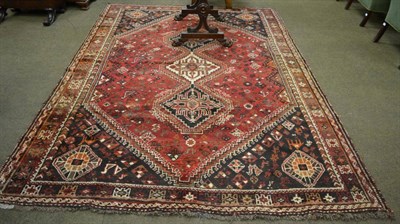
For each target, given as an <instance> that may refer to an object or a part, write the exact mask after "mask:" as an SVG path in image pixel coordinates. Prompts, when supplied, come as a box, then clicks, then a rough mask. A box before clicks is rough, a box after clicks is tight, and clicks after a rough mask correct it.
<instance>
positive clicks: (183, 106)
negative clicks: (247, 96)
mask: <svg viewBox="0 0 400 224" xmlns="http://www.w3.org/2000/svg"><path fill="white" fill-rule="evenodd" d="M161 105H162V106H163V107H164V108H165V109H167V111H169V112H170V113H171V115H173V116H174V117H176V118H177V119H178V120H179V121H181V122H182V123H183V124H185V125H186V126H187V127H188V128H196V127H198V126H199V125H200V124H202V123H203V122H205V121H206V120H208V119H209V118H210V117H212V116H214V115H215V114H216V113H217V112H218V111H219V110H220V109H221V108H223V107H224V105H222V104H221V103H220V102H219V101H218V100H216V99H214V98H213V97H211V96H210V95H208V94H206V93H204V92H203V91H201V90H200V89H198V88H196V87H195V86H194V85H193V84H192V85H191V86H190V87H189V88H188V89H185V90H184V91H182V92H181V93H179V94H176V95H175V96H174V97H172V98H171V99H169V100H168V101H166V102H165V103H162V104H161Z"/></svg>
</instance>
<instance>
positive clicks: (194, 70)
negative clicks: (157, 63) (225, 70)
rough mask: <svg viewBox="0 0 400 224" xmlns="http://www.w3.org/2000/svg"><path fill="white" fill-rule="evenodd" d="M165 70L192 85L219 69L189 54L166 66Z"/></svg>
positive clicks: (211, 63)
mask: <svg viewBox="0 0 400 224" xmlns="http://www.w3.org/2000/svg"><path fill="white" fill-rule="evenodd" d="M166 68H167V69H168V70H169V71H171V72H173V73H174V74H176V75H178V76H181V77H183V78H185V79H187V80H189V81H190V82H191V83H194V82H195V81H197V80H199V79H200V78H202V77H204V76H206V75H210V74H212V73H213V72H215V71H217V70H218V69H220V68H221V67H220V66H218V65H216V64H214V63H213V62H211V61H208V60H206V59H204V58H201V57H199V56H197V55H195V54H194V53H193V52H191V53H190V54H189V55H187V56H186V57H184V58H182V59H180V60H178V61H175V62H174V63H173V64H170V65H168V66H166Z"/></svg>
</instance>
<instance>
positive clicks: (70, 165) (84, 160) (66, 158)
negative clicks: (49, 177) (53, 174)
mask: <svg viewBox="0 0 400 224" xmlns="http://www.w3.org/2000/svg"><path fill="white" fill-rule="evenodd" d="M101 161H102V160H101V159H100V158H99V157H98V156H97V155H96V154H95V153H94V152H93V151H92V150H91V149H90V147H89V146H88V145H81V146H79V147H78V148H76V149H74V150H72V151H69V152H67V153H65V154H64V155H61V156H60V157H58V158H56V159H55V160H54V161H53V166H54V167H55V168H56V169H57V171H58V173H59V174H60V175H61V177H62V178H63V179H64V180H66V181H73V180H76V179H78V178H80V177H82V176H84V175H85V174H87V173H89V172H90V171H92V170H93V169H95V168H97V167H98V166H99V165H100V164H101Z"/></svg>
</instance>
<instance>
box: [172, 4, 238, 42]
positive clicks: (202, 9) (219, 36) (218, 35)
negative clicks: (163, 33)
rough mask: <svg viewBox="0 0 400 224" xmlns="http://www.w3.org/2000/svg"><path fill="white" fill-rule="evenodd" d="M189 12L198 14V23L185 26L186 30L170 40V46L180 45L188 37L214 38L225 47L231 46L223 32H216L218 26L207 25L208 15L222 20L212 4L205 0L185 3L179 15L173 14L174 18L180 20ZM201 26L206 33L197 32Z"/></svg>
mask: <svg viewBox="0 0 400 224" xmlns="http://www.w3.org/2000/svg"><path fill="white" fill-rule="evenodd" d="M189 14H197V15H198V16H199V23H198V24H197V26H195V27H189V28H187V32H182V33H181V34H180V36H179V37H178V38H177V39H175V40H174V41H173V42H172V46H174V47H177V46H181V45H182V44H184V43H185V42H186V41H187V40H189V39H215V40H218V41H219V42H220V43H221V44H222V45H223V46H225V47H230V46H232V42H231V41H228V40H227V39H226V38H225V36H224V33H223V32H218V28H216V27H210V26H209V25H208V22H207V17H208V15H212V16H214V17H215V18H216V19H217V20H222V18H221V17H220V16H219V14H218V10H215V9H213V6H211V5H209V4H208V1H207V0H197V1H196V2H195V3H194V4H192V5H187V6H186V8H184V9H182V11H181V13H180V14H179V15H177V16H175V20H177V21H179V20H182V19H183V18H185V17H186V16H187V15H189ZM203 27H204V29H205V30H207V31H208V33H204V32H203V33H200V32H198V31H199V30H200V29H201V28H203Z"/></svg>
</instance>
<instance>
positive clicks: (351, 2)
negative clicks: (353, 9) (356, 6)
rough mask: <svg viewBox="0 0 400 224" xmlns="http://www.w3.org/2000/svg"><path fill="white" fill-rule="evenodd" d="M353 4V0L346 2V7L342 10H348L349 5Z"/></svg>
mask: <svg viewBox="0 0 400 224" xmlns="http://www.w3.org/2000/svg"><path fill="white" fill-rule="evenodd" d="M353 2H354V0H348V1H347V4H346V7H344V9H346V10H348V9H349V8H350V6H351V4H353Z"/></svg>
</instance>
